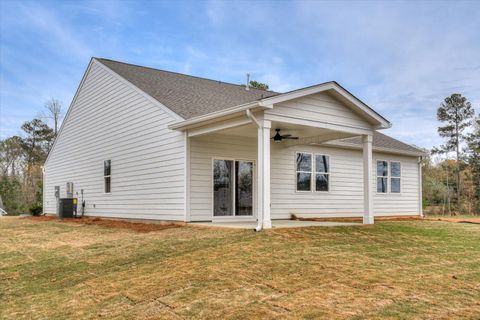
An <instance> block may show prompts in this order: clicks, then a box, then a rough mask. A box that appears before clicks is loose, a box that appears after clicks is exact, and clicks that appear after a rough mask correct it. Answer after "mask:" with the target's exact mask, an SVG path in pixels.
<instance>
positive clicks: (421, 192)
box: [418, 156, 425, 218]
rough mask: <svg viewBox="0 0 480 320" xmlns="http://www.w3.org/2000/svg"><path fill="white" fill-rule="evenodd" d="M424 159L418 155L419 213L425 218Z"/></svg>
mask: <svg viewBox="0 0 480 320" xmlns="http://www.w3.org/2000/svg"><path fill="white" fill-rule="evenodd" d="M422 160H423V157H422V156H420V157H418V198H419V200H418V202H419V213H420V217H422V218H424V217H425V216H424V215H423V174H422Z"/></svg>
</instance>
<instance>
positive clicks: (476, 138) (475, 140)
mask: <svg viewBox="0 0 480 320" xmlns="http://www.w3.org/2000/svg"><path fill="white" fill-rule="evenodd" d="M473 127H474V129H473V132H472V133H471V134H469V135H468V138H467V153H468V164H469V165H470V167H471V170H472V174H473V185H474V187H475V198H476V200H477V206H480V115H479V116H478V117H477V119H476V120H475V122H474V125H473ZM478 209H479V210H480V207H479V208H478Z"/></svg>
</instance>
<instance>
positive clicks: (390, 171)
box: [388, 160, 403, 195]
mask: <svg viewBox="0 0 480 320" xmlns="http://www.w3.org/2000/svg"><path fill="white" fill-rule="evenodd" d="M392 163H398V164H399V165H400V176H399V177H393V176H392ZM388 174H389V176H390V193H391V194H394V195H395V194H401V193H402V189H403V188H402V175H403V165H402V162H401V161H397V160H392V161H390V170H389V171H388ZM392 179H398V180H399V181H400V191H399V192H392Z"/></svg>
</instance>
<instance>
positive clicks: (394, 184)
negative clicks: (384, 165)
mask: <svg viewBox="0 0 480 320" xmlns="http://www.w3.org/2000/svg"><path fill="white" fill-rule="evenodd" d="M401 176H402V166H401V164H400V162H398V161H392V162H390V192H391V193H400V192H401Z"/></svg>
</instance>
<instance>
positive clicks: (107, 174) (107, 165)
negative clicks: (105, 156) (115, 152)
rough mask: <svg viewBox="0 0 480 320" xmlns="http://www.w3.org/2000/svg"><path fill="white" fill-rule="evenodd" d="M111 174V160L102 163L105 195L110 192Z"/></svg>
mask: <svg viewBox="0 0 480 320" xmlns="http://www.w3.org/2000/svg"><path fill="white" fill-rule="evenodd" d="M111 173H112V160H105V161H103V181H104V187H105V193H110V192H111V183H112V180H111Z"/></svg>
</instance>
